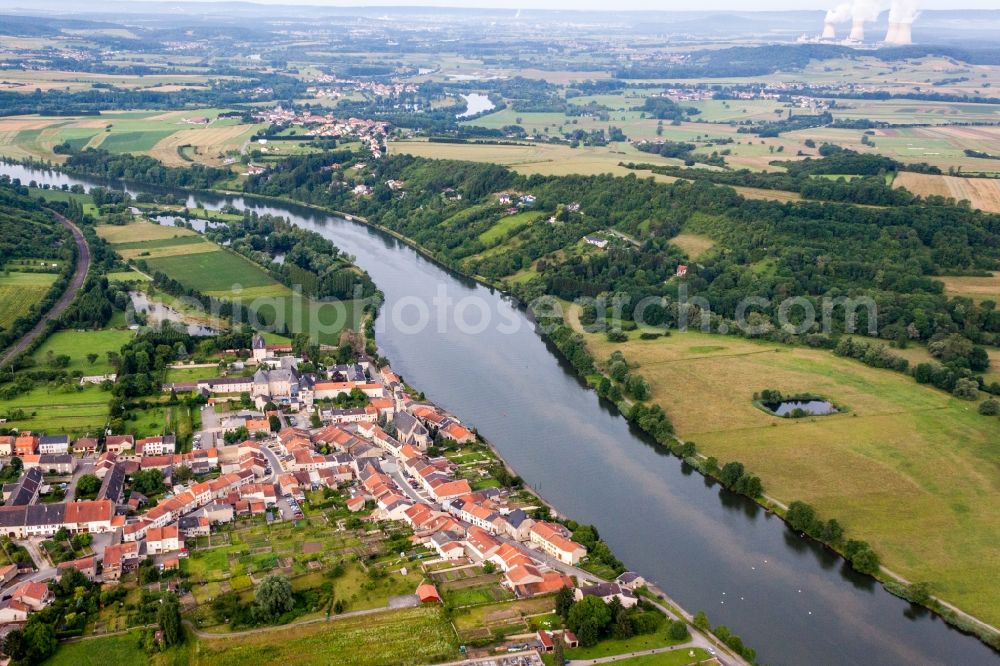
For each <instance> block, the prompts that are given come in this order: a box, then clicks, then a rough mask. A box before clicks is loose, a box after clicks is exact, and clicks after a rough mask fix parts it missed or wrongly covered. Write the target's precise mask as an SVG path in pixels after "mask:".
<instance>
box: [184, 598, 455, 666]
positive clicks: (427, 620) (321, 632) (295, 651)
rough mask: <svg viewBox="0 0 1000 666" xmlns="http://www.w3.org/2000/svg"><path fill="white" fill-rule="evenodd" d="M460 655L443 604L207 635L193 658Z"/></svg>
mask: <svg viewBox="0 0 1000 666" xmlns="http://www.w3.org/2000/svg"><path fill="white" fill-rule="evenodd" d="M458 657H459V653H458V648H457V645H456V644H455V636H454V632H453V631H452V630H451V627H450V626H449V624H448V623H447V621H446V620H445V619H444V618H443V617H442V614H441V611H440V609H438V608H412V609H405V610H398V611H387V612H384V613H377V614H374V615H364V616H361V617H350V618H341V619H337V618H334V619H333V620H331V621H330V622H328V623H324V622H320V623H315V624H309V625H300V626H291V627H280V628H278V629H277V630H275V631H265V632H261V633H256V634H252V635H242V636H240V637H239V640H232V639H225V638H222V639H215V638H213V639H203V640H199V641H198V649H197V650H196V651H195V654H194V655H193V657H192V660H191V663H192V664H194V665H201V664H206V665H207V664H211V665H212V666H228V665H229V664H248V663H255V664H263V663H270V664H284V665H285V666H307V665H311V664H317V665H319V664H332V663H337V664H343V665H344V666H383V665H384V666H397V665H398V666H405V665H409V664H412V665H416V664H428V663H434V662H436V661H445V660H448V659H457V658H458Z"/></svg>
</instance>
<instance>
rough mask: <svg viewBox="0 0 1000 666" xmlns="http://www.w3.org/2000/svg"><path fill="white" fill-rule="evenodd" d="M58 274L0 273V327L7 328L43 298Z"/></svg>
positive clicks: (11, 271)
mask: <svg viewBox="0 0 1000 666" xmlns="http://www.w3.org/2000/svg"><path fill="white" fill-rule="evenodd" d="M57 277H58V276H57V275H56V274H55V273H25V272H20V271H17V270H6V269H5V270H4V272H3V273H0V327H3V328H9V327H10V325H11V324H13V323H14V322H15V321H17V319H18V318H19V317H23V316H24V315H26V314H28V312H29V311H30V310H31V307H32V306H33V305H35V304H36V303H38V302H39V301H41V300H42V299H43V298H45V294H47V293H48V292H49V290H50V289H51V288H52V285H53V284H54V283H55V281H56V278H57Z"/></svg>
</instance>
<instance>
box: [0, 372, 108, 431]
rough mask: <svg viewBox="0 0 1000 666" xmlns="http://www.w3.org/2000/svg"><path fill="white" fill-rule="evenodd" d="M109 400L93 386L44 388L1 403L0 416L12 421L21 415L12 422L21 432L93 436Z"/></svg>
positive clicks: (103, 392)
mask: <svg viewBox="0 0 1000 666" xmlns="http://www.w3.org/2000/svg"><path fill="white" fill-rule="evenodd" d="M109 400H111V394H110V393H108V392H105V391H102V390H101V389H100V387H98V386H95V385H88V386H86V387H80V386H79V385H78V384H76V383H71V384H65V385H55V386H53V385H43V386H39V387H37V388H34V389H32V390H31V391H28V392H27V393H22V394H21V395H18V396H17V397H15V398H12V399H10V400H4V401H3V405H2V406H0V414H2V415H3V416H4V417H5V418H11V417H12V416H14V415H16V414H17V413H18V412H21V413H23V418H17V419H16V420H13V421H11V423H12V424H13V425H12V427H15V426H16V427H17V428H20V429H21V430H38V431H41V432H47V433H53V434H55V433H67V434H71V435H74V436H80V435H85V434H90V435H91V436H96V435H97V434H99V433H100V432H101V430H102V429H103V428H104V425H105V422H106V421H107V416H108V401H109Z"/></svg>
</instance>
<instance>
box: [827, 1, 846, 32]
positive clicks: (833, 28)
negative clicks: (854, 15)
mask: <svg viewBox="0 0 1000 666" xmlns="http://www.w3.org/2000/svg"><path fill="white" fill-rule="evenodd" d="M850 18H851V3H849V2H845V3H843V4H840V5H837V6H836V7H834V8H833V9H831V10H830V11H828V12H827V13H826V19H825V20H824V21H823V36H822V37H821V39H837V24H838V23H844V22H845V21H847V20H848V19H850Z"/></svg>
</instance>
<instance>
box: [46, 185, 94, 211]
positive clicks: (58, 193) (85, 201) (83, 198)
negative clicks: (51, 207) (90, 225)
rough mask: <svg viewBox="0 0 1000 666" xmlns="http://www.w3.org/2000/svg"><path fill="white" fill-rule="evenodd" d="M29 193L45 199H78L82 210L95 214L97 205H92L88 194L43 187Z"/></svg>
mask: <svg viewBox="0 0 1000 666" xmlns="http://www.w3.org/2000/svg"><path fill="white" fill-rule="evenodd" d="M31 193H32V194H33V195H35V196H39V197H42V198H43V199H45V200H46V201H72V200H75V201H79V202H80V204H82V205H83V212H84V213H86V214H87V215H91V216H94V217H96V216H97V206H95V205H94V199H93V197H91V196H90V195H89V194H77V193H75V192H67V191H64V190H58V189H47V190H46V189H43V188H37V189H33V190H31Z"/></svg>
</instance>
